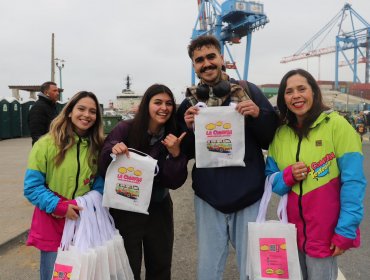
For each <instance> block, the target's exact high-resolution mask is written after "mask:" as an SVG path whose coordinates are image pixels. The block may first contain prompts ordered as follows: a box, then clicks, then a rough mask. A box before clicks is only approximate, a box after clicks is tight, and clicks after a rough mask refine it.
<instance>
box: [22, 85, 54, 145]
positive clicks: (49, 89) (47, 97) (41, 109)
mask: <svg viewBox="0 0 370 280" xmlns="http://www.w3.org/2000/svg"><path fill="white" fill-rule="evenodd" d="M38 97H39V99H38V100H37V101H36V102H35V104H34V105H33V106H32V108H31V110H30V112H29V114H28V126H29V128H30V132H31V137H32V146H33V144H35V142H36V141H37V140H38V139H39V138H40V137H41V136H42V135H44V134H46V133H47V132H49V126H50V123H51V121H52V120H53V119H54V118H55V117H56V116H57V107H56V102H57V101H58V99H59V90H58V87H57V84H56V83H54V82H45V83H43V84H42V85H41V90H40V93H39V94H38Z"/></svg>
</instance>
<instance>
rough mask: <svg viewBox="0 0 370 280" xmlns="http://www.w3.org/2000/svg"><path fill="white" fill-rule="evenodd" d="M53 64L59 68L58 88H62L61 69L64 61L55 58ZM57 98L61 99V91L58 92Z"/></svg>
mask: <svg viewBox="0 0 370 280" xmlns="http://www.w3.org/2000/svg"><path fill="white" fill-rule="evenodd" d="M54 60H55V65H56V66H57V67H58V70H59V88H60V89H63V84H62V69H63V68H64V62H66V61H65V60H64V59H60V58H55V59H54ZM59 100H60V101H63V96H62V92H60V93H59Z"/></svg>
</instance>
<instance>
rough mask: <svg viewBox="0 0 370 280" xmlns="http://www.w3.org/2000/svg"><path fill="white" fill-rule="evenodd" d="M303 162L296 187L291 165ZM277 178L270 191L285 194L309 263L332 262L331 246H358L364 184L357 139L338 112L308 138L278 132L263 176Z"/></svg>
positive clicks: (327, 114)
mask: <svg viewBox="0 0 370 280" xmlns="http://www.w3.org/2000/svg"><path fill="white" fill-rule="evenodd" d="M298 161H300V162H304V163H305V164H306V165H307V167H308V174H307V178H306V179H305V180H303V181H301V182H296V181H295V180H294V178H293V175H292V168H291V166H292V164H294V163H295V162H298ZM276 172H277V173H278V174H277V176H275V178H274V181H273V191H274V192H275V193H277V194H279V195H284V194H286V193H288V206H287V211H288V220H289V222H290V223H294V224H295V225H296V227H297V232H298V236H297V238H298V247H299V249H300V250H301V251H302V252H304V253H306V254H308V255H309V256H311V257H317V258H324V257H328V256H331V255H332V253H333V251H332V250H330V245H331V244H332V243H333V244H334V245H336V246H338V247H340V248H342V249H345V250H346V249H349V248H352V247H358V246H359V244H360V235H359V229H358V228H359V224H360V222H361V220H362V218H363V212H364V210H363V209H364V207H363V198H364V194H365V188H366V179H365V176H364V172H363V154H362V145H361V141H360V137H359V136H358V134H357V133H356V132H355V130H354V129H353V128H352V127H351V125H350V124H349V123H348V122H347V121H346V120H345V119H344V118H343V117H341V116H340V115H339V114H338V113H336V112H323V113H322V114H321V115H320V116H319V117H318V118H317V120H316V121H315V122H314V123H313V124H312V126H311V130H310V132H309V134H308V137H303V138H300V137H298V136H297V134H296V133H295V132H294V131H293V129H292V128H290V127H289V126H287V125H283V126H281V127H280V128H279V129H278V130H277V132H276V134H275V137H274V140H273V142H272V143H271V145H270V147H269V153H268V157H267V162H266V172H265V173H266V175H267V176H269V175H271V174H273V173H276Z"/></svg>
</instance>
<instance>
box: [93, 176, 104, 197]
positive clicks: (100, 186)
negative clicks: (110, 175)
mask: <svg viewBox="0 0 370 280" xmlns="http://www.w3.org/2000/svg"><path fill="white" fill-rule="evenodd" d="M92 190H95V191H98V192H99V193H101V194H103V191H104V179H103V177H102V176H97V177H96V178H95V181H94V184H93V186H92Z"/></svg>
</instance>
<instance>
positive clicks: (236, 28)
mask: <svg viewBox="0 0 370 280" xmlns="http://www.w3.org/2000/svg"><path fill="white" fill-rule="evenodd" d="M197 1H198V8H199V9H198V16H197V20H196V22H195V26H194V29H193V33H192V39H195V38H197V37H198V36H201V35H206V34H207V35H214V36H215V37H216V38H217V39H218V40H219V41H220V44H221V53H222V54H223V55H224V51H225V49H226V51H227V54H228V56H229V58H230V61H226V65H225V67H226V68H228V69H234V70H235V71H236V74H237V76H238V78H239V79H241V77H240V74H239V71H238V68H237V66H236V63H235V61H234V59H233V57H232V55H231V52H230V50H229V48H228V46H227V44H230V45H232V44H239V43H240V40H241V38H243V37H245V36H246V37H247V42H246V50H245V58H244V75H243V79H244V80H247V78H248V68H249V58H250V50H251V42H252V32H253V31H255V30H258V29H259V28H262V27H264V26H265V24H266V23H268V18H267V16H266V15H265V14H264V7H263V4H262V3H260V2H257V1H245V0H226V1H224V2H223V3H222V4H221V5H220V4H219V3H218V1H216V0H197ZM224 57H225V56H224ZM191 79H192V84H193V85H194V84H195V73H194V70H192V76H191Z"/></svg>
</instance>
